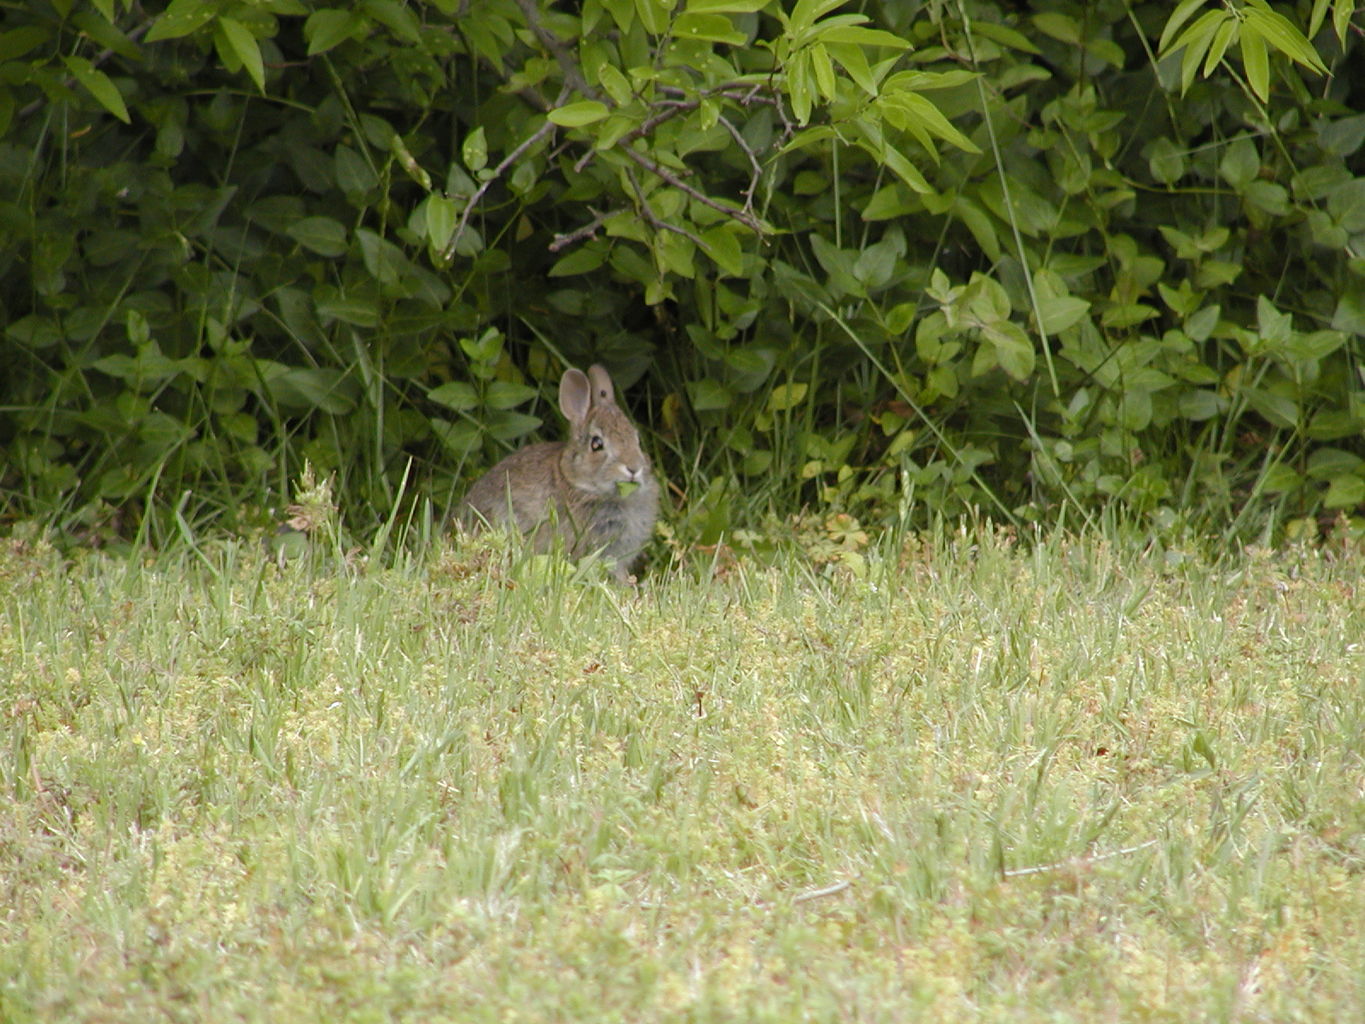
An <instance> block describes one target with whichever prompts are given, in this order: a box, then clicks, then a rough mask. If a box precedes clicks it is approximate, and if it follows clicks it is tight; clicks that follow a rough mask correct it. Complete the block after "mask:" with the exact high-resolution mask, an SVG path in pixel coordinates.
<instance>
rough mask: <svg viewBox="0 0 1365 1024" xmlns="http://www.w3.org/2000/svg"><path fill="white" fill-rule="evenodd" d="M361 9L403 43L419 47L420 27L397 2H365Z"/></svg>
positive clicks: (367, 0) (392, 0) (411, 15)
mask: <svg viewBox="0 0 1365 1024" xmlns="http://www.w3.org/2000/svg"><path fill="white" fill-rule="evenodd" d="M361 7H363V8H364V9H365V13H366V14H368V15H369V16H370V17H371V18H373V19H374V20H375V21H377V22H379V23H380V24H381V25H383V26H384V27H386V28H387V29H388V30H389V31H390V32H392V33H393V34H394V35H396V36H397V37H398V38H399V39H401V40H402V41H403V42H405V43H411V44H413V45H414V46H417V45H421V42H422V33H421V25H420V24H419V23H418V21H417V18H416V17H415V16H414V15H413V13H412V11H410V10H408V8H406V7H404V6H403V5H402V4H400V3H398V0H365V2H364V3H363V4H361Z"/></svg>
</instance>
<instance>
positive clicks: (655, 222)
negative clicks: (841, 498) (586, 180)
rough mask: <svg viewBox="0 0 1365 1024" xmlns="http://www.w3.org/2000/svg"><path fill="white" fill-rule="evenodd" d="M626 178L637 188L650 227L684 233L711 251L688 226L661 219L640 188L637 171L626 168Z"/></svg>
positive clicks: (632, 186)
mask: <svg viewBox="0 0 1365 1024" xmlns="http://www.w3.org/2000/svg"><path fill="white" fill-rule="evenodd" d="M626 178H627V179H628V180H629V181H630V187H631V188H633V189H634V190H635V199H636V200H637V201H638V202H639V204H640V211H641V213H643V214H644V218H645V220H647V221H649V226H650V227H652V228H653V229H654V230H655V231H672V232H673V233H674V234H676V235H682V236H683V237H684V238H686V239H689V240H690V241H691V242H692V244H693V245H695V246H697V247H698V248H699V249H701V251H702V252H707V253H709V252H710V251H711V247H710V246H709V245H707V244H706V243H705V242H703V241H702V240H701V239H700V238H698V237H697V236H696V235H694V234H693V233H692V232H691V231H688V230H687V229H686V228H680V227H678V226H677V225H676V224H670V223H668V221H666V220H660V219H659V218H658V216H656V215H655V213H654V209H653V207H651V206H650V205H649V200H648V199H646V198H645V193H644V190H643V189H642V188H640V183H639V182H638V181H637V180H636V179H635V172H634V171H632V170H631V169H630V168H629V167H627V168H626Z"/></svg>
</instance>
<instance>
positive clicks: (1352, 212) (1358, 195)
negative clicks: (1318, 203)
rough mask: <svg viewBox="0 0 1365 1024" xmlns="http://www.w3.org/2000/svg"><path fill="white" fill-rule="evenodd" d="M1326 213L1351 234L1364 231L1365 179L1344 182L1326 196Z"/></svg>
mask: <svg viewBox="0 0 1365 1024" xmlns="http://www.w3.org/2000/svg"><path fill="white" fill-rule="evenodd" d="M1327 212H1328V213H1329V214H1331V216H1332V219H1333V220H1334V221H1336V222H1337V223H1338V224H1340V225H1341V226H1342V228H1344V229H1345V230H1346V231H1348V232H1350V233H1351V234H1353V235H1355V234H1359V233H1360V232H1362V231H1365V178H1355V179H1352V180H1351V181H1344V182H1342V183H1341V184H1340V185H1338V186H1336V187H1335V188H1334V189H1332V191H1331V192H1330V193H1329V194H1328V196H1327Z"/></svg>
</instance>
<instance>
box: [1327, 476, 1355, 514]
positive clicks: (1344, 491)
mask: <svg viewBox="0 0 1365 1024" xmlns="http://www.w3.org/2000/svg"><path fill="white" fill-rule="evenodd" d="M1322 503H1323V505H1324V506H1325V507H1326V508H1355V507H1357V506H1358V505H1362V504H1365V480H1362V479H1361V478H1360V477H1358V476H1355V475H1354V474H1353V475H1351V476H1339V477H1336V478H1334V479H1333V480H1332V482H1331V483H1330V484H1328V485H1327V494H1326V495H1325V496H1324V497H1323V499H1322Z"/></svg>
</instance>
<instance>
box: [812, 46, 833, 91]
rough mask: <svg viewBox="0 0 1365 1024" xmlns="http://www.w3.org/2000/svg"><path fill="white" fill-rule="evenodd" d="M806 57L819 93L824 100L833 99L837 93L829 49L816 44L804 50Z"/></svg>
mask: <svg viewBox="0 0 1365 1024" xmlns="http://www.w3.org/2000/svg"><path fill="white" fill-rule="evenodd" d="M806 57H807V59H808V60H809V61H810V68H811V73H812V74H813V75H814V76H815V87H816V88H817V89H818V90H820V95H821V96H823V97H824V98H825V99H826V100H832V99H834V97H835V96H836V95H838V93H837V91H836V83H835V80H834V65H833V64H832V63H831V62H830V59H829V51H828V50H826V49H825V48H824V47H823V46H821V45H818V44H817V45H816V46H812V47H811V48H810V49H808V50H807V51H806Z"/></svg>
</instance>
